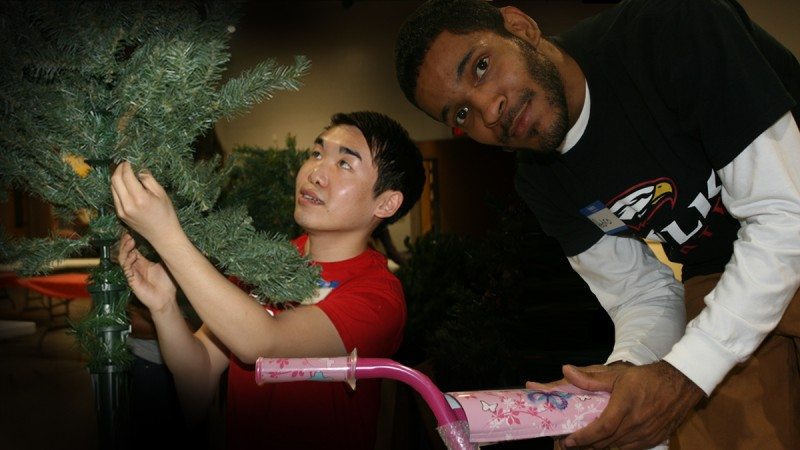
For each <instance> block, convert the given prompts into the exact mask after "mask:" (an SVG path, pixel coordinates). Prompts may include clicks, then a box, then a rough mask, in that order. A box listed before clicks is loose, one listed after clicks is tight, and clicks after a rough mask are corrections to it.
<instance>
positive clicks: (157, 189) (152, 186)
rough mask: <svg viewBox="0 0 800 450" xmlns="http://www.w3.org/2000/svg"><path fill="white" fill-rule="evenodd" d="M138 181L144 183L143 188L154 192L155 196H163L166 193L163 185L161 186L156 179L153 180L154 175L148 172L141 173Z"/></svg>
mask: <svg viewBox="0 0 800 450" xmlns="http://www.w3.org/2000/svg"><path fill="white" fill-rule="evenodd" d="M138 179H139V181H140V182H141V183H142V186H144V188H145V189H147V190H148V191H149V192H152V193H153V194H155V195H158V196H161V195H162V194H164V193H165V192H166V191H164V188H163V187H161V184H159V183H158V181H156V179H155V178H153V175H152V174H150V172H149V171H147V170H143V171H141V172H139V175H138Z"/></svg>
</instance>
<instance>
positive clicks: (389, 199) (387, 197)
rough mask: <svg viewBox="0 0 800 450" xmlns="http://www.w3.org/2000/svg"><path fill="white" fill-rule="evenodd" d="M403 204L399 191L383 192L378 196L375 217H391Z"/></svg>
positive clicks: (401, 194)
mask: <svg viewBox="0 0 800 450" xmlns="http://www.w3.org/2000/svg"><path fill="white" fill-rule="evenodd" d="M402 204H403V193H402V192H400V191H384V192H383V193H381V195H379V196H378V207H377V208H376V209H375V217H378V218H381V219H386V218H387V217H392V216H393V215H394V213H396V212H397V210H398V209H400V206H401V205H402Z"/></svg>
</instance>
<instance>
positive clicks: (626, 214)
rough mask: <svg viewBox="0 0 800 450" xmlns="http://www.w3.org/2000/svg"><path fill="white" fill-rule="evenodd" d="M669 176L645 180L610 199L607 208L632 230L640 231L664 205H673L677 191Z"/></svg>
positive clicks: (672, 206) (671, 206)
mask: <svg viewBox="0 0 800 450" xmlns="http://www.w3.org/2000/svg"><path fill="white" fill-rule="evenodd" d="M674 185H675V183H674V182H673V181H672V180H671V179H669V178H663V177H662V178H657V179H655V180H649V181H645V182H644V183H639V184H637V185H636V186H633V187H631V188H629V189H628V190H627V191H625V192H623V193H621V194H620V195H618V196H617V197H616V198H614V199H612V200H611V201H610V202H609V204H610V205H611V206H609V209H610V210H611V212H612V213H614V215H616V216H617V217H619V218H620V219H621V220H622V221H624V222H625V223H626V224H627V225H628V227H629V228H631V229H632V230H634V231H637V232H638V231H641V230H642V229H644V228H645V227H646V226H647V224H648V223H649V222H650V219H652V218H653V216H654V215H655V214H656V212H658V210H659V209H661V208H662V207H664V205H669V207H670V208H674V207H675V199H676V197H677V191H676V189H675V187H674Z"/></svg>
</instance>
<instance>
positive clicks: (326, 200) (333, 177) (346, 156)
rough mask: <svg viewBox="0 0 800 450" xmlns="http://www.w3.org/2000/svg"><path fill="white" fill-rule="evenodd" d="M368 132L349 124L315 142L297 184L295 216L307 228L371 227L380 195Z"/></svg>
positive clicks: (323, 134)
mask: <svg viewBox="0 0 800 450" xmlns="http://www.w3.org/2000/svg"><path fill="white" fill-rule="evenodd" d="M377 179H378V172H377V168H376V167H375V165H374V163H373V160H372V155H371V152H370V149H369V145H368V144H367V141H366V139H365V138H364V135H363V134H362V133H361V131H360V130H359V129H358V128H356V127H354V126H350V125H338V126H334V127H332V128H330V129H328V130H326V131H325V132H323V133H322V134H321V135H320V136H319V137H318V138H317V140H316V142H315V143H314V147H313V148H312V149H311V153H310V156H309V158H308V159H307V160H306V162H305V163H303V165H302V166H301V167H300V170H299V171H298V173H297V179H296V183H295V194H296V195H295V211H294V218H295V221H296V222H297V223H298V224H299V225H300V226H301V227H303V229H305V230H306V231H307V232H309V233H310V232H314V231H351V230H355V229H364V227H366V229H370V227H372V226H373V224H374V221H376V220H379V219H378V218H376V215H375V211H376V209H377V208H378V205H379V202H380V196H378V197H375V196H374V195H373V188H374V186H375V181H376V180H377Z"/></svg>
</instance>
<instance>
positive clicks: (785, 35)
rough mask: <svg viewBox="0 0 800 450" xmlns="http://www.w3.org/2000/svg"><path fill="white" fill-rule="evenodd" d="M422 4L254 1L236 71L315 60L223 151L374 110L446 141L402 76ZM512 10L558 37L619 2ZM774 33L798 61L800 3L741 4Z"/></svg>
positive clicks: (245, 120)
mask: <svg viewBox="0 0 800 450" xmlns="http://www.w3.org/2000/svg"><path fill="white" fill-rule="evenodd" d="M420 3H421V2H420V1H363V0H361V1H359V0H356V1H355V2H353V4H352V5H351V6H350V7H349V8H345V7H343V6H342V5H343V2H341V1H313V2H311V1H273V2H263V1H256V0H251V1H250V2H249V3H247V5H246V8H245V10H244V16H243V19H242V20H241V21H240V22H239V24H238V27H237V31H236V32H235V33H234V37H233V41H232V42H231V53H232V58H231V61H230V64H229V70H228V73H229V74H231V75H236V74H238V73H240V72H241V71H242V70H245V69H247V68H249V67H253V66H254V65H255V64H257V63H258V62H259V61H262V60H265V59H269V58H275V59H277V61H278V62H279V63H284V64H287V63H291V61H292V58H293V57H294V55H305V56H307V57H309V58H310V60H311V64H312V65H311V71H310V73H309V74H308V75H307V76H305V77H304V78H303V79H302V81H303V83H304V86H303V87H302V88H301V89H300V90H299V91H297V92H278V93H276V94H275V96H274V97H273V98H272V99H271V100H268V101H265V102H263V103H261V104H259V105H257V106H255V107H254V108H253V109H252V110H251V111H250V112H248V113H245V114H243V115H241V116H240V117H238V118H236V119H234V120H231V121H221V122H219V123H218V124H217V126H216V133H217V136H218V139H219V142H220V144H221V145H222V147H223V149H224V150H226V151H230V150H231V149H232V148H234V147H236V146H238V145H245V144H246V145H253V146H259V147H269V146H273V145H282V144H283V141H284V139H285V136H286V135H287V133H291V134H294V135H296V136H297V140H298V145H299V146H300V147H308V146H310V145H311V144H312V143H313V140H314V138H315V137H316V136H317V134H318V133H319V132H320V131H321V129H322V127H323V126H325V125H326V124H327V122H328V119H329V117H330V115H331V113H333V112H336V111H352V110H358V109H374V110H378V111H381V112H384V113H387V114H389V115H390V116H392V117H394V118H396V119H397V120H399V121H400V122H401V123H402V124H403V125H405V126H406V127H407V128H408V129H409V132H410V133H411V136H412V138H414V139H415V140H418V141H428V140H435V139H444V138H448V137H449V136H450V130H449V129H448V128H447V127H445V126H443V125H440V124H438V123H436V122H434V121H433V120H431V119H429V118H428V117H427V116H426V115H424V114H423V113H421V112H419V111H417V110H416V109H415V108H414V107H413V106H411V105H410V104H409V103H408V102H407V101H406V100H405V98H404V97H403V94H402V93H401V91H400V88H399V87H398V86H397V83H396V81H395V77H394V59H393V48H394V38H395V35H396V33H397V30H398V29H399V27H400V25H401V23H402V21H403V19H404V18H405V17H406V16H407V15H408V14H409V13H410V12H411V11H413V9H414V8H415V7H416V6H417V5H419V4H420ZM495 4H497V5H498V6H501V5H506V4H513V5H516V6H519V7H520V8H521V9H523V10H524V11H526V12H527V13H528V14H530V15H531V16H532V17H533V18H534V19H536V20H537V22H538V23H539V25H540V27H541V28H542V29H543V31H544V32H545V33H546V34H555V33H558V32H560V31H562V30H563V29H565V28H567V27H569V26H570V25H572V24H574V23H575V22H577V21H579V20H580V19H582V18H584V17H588V16H590V15H593V14H595V13H597V12H599V11H602V10H604V9H606V8H608V7H610V6H611V5H609V4H592V3H582V2H581V1H579V0H550V1H518V2H495ZM742 5H743V6H744V7H745V8H746V9H747V10H748V12H749V13H750V14H751V16H752V17H753V18H754V19H755V20H756V21H758V22H759V23H760V24H761V25H762V26H763V27H764V28H765V29H767V30H768V31H770V32H771V33H773V35H774V36H775V37H777V38H778V39H779V40H780V41H782V42H783V43H784V44H785V45H786V46H787V47H789V49H790V50H792V51H793V52H794V53H795V54H796V55H798V54H800V33H797V32H796V29H797V26H796V22H795V21H796V20H797V17H800V14H798V13H800V0H742ZM391 232H392V235H393V236H394V237H395V241H396V242H402V237H403V236H406V235H409V234H410V221H409V220H408V219H406V220H403V221H401V222H399V223H398V224H395V225H393V226H392V227H391Z"/></svg>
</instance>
